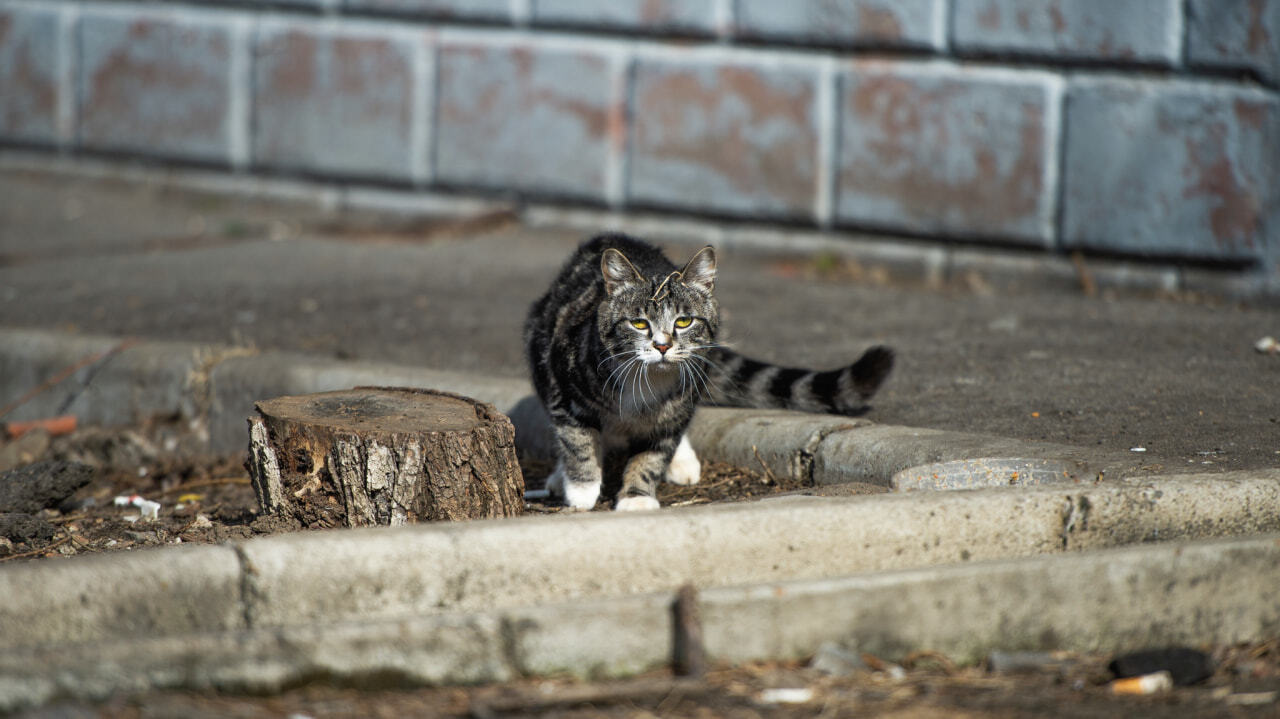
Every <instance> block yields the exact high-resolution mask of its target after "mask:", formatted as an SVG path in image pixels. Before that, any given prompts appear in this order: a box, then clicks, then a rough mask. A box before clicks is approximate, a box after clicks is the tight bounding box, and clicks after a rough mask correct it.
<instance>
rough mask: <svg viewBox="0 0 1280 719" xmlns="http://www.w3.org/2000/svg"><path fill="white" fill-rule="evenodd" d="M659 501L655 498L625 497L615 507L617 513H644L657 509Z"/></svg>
mask: <svg viewBox="0 0 1280 719" xmlns="http://www.w3.org/2000/svg"><path fill="white" fill-rule="evenodd" d="M657 508H658V500H657V499H655V498H653V497H645V496H643V495H642V496H637V497H623V498H622V499H619V500H618V503H617V504H616V505H614V508H613V511H615V512H643V511H646V510H651V509H657Z"/></svg>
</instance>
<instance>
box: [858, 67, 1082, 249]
mask: <svg viewBox="0 0 1280 719" xmlns="http://www.w3.org/2000/svg"><path fill="white" fill-rule="evenodd" d="M842 80H843V83H842V91H841V94H840V97H839V99H838V101H839V102H840V107H841V110H840V112H841V114H840V124H839V133H840V139H839V147H840V157H839V161H838V165H837V168H836V172H837V175H836V182H837V185H836V198H835V201H836V218H837V220H838V221H841V222H846V223H852V224H856V225H860V226H870V227H880V228H886V229H892V230H905V231H908V232H918V233H924V234H941V235H962V236H980V237H987V238H998V239H1002V240H1008V241H1013V242H1018V243H1024V244H1031V245H1040V246H1048V245H1050V244H1051V243H1052V242H1053V218H1054V204H1055V191H1056V182H1057V179H1056V164H1055V156H1056V145H1057V141H1058V104H1059V93H1058V80H1057V78H1056V77H1054V76H1052V75H1049V74H1047V73H1042V72H1031V71H1029V72H1009V71H1004V70H990V69H981V68H966V67H951V66H939V65H934V64H924V63H918V62H900V61H859V62H855V63H853V64H852V65H851V66H849V69H848V70H847V71H846V72H845V73H844V74H843V76H842Z"/></svg>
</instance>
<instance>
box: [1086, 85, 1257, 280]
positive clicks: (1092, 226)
mask: <svg viewBox="0 0 1280 719" xmlns="http://www.w3.org/2000/svg"><path fill="white" fill-rule="evenodd" d="M1066 124H1067V128H1066V132H1067V143H1066V153H1065V154H1066V157H1065V160H1064V163H1063V165H1064V170H1063V172H1064V183H1065V187H1064V193H1063V195H1064V196H1063V223H1062V224H1063V227H1062V242H1063V244H1064V245H1065V246H1066V247H1069V248H1075V247H1084V248H1097V249H1104V250H1109V251H1120V252H1134V253H1143V254H1153V255H1163V256H1168V255H1179V256H1190V257H1199V258H1210V259H1254V258H1258V257H1261V256H1265V255H1266V253H1267V252H1268V250H1269V249H1271V250H1273V249H1274V248H1275V247H1276V246H1277V243H1280V175H1277V173H1276V168H1277V167H1280V102H1277V99H1276V97H1275V96H1274V95H1271V94H1268V93H1263V92H1259V91H1256V90H1249V89H1239V88H1233V87H1227V86H1222V85H1218V84H1209V83H1190V82H1171V83H1156V82H1142V81H1134V80H1118V79H1109V78H1108V79H1101V78H1099V79H1083V78H1082V79H1078V80H1075V81H1073V82H1072V84H1071V88H1070V97H1069V100H1068V102H1067V111H1066Z"/></svg>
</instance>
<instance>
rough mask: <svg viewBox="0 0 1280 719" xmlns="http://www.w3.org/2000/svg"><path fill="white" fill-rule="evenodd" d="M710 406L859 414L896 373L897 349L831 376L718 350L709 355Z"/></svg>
mask: <svg viewBox="0 0 1280 719" xmlns="http://www.w3.org/2000/svg"><path fill="white" fill-rule="evenodd" d="M708 358H709V359H710V360H711V362H710V366H709V367H708V368H707V369H708V379H709V382H708V383H707V384H708V389H709V390H710V391H709V393H708V394H709V400H710V401H709V403H710V404H715V405H720V406H723V407H757V408H775V409H794V410H799V411H802V412H830V413H834V414H845V415H855V414H861V413H863V412H865V411H867V409H868V406H867V400H868V399H870V398H871V396H872V395H874V394H875V393H876V390H878V389H880V385H882V384H884V381H885V379H886V378H887V377H888V376H889V372H890V370H892V369H893V350H892V349H889V348H888V347H882V346H877V347H872V348H871V349H869V350H867V351H866V352H864V353H863V354H862V356H861V357H859V358H858V361H857V362H854V363H853V364H851V365H849V366H848V367H842V368H840V369H834V370H829V371H826V372H822V371H818V370H810V369H799V368H795V367H779V366H777V365H772V364H768V363H766V362H759V361H757V360H753V359H751V358H750V357H744V356H742V355H740V354H738V353H737V352H734V351H733V350H730V349H726V348H723V347H716V348H715V349H713V350H712V351H711V354H710V355H709V356H708Z"/></svg>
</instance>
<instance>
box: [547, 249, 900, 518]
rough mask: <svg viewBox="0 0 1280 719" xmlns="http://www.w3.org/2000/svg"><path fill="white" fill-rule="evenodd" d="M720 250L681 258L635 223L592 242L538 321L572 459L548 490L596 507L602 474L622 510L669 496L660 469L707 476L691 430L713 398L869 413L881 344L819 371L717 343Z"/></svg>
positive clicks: (556, 417) (552, 406)
mask: <svg viewBox="0 0 1280 719" xmlns="http://www.w3.org/2000/svg"><path fill="white" fill-rule="evenodd" d="M715 277H716V255H715V250H713V249H712V248H711V247H704V248H703V249H701V250H700V251H698V252H697V253H696V254H695V255H694V256H693V259H691V260H689V262H688V264H686V265H685V266H684V267H683V268H677V267H676V266H675V265H674V264H672V263H671V261H670V260H668V259H667V258H666V257H664V256H663V255H662V253H661V252H660V251H659V250H658V249H657V248H656V247H654V246H653V245H650V244H648V243H646V242H643V241H641V240H638V239H635V238H633V237H629V236H627V235H622V234H605V235H600V236H598V237H595V238H593V239H591V240H589V241H587V242H585V243H584V244H583V245H582V246H580V247H579V248H578V250H577V251H576V252H575V253H574V254H573V256H572V257H570V258H569V261H568V262H567V263H566V264H565V266H564V268H563V269H562V270H561V271H560V274H559V276H557V277H556V279H555V281H554V282H552V284H551V289H550V290H548V291H547V293H546V295H544V296H543V297H542V298H541V299H539V300H538V301H537V302H535V303H534V305H533V307H532V308H531V309H530V311H529V318H528V320H526V322H525V328H524V340H525V351H526V354H527V357H528V360H529V365H530V367H531V368H532V371H533V385H534V387H535V388H536V389H537V392H538V397H539V398H540V399H541V400H542V404H543V405H544V406H545V407H546V409H547V412H548V414H549V415H550V417H551V422H552V425H553V426H554V430H555V436H556V445H557V451H558V461H557V464H556V468H555V471H554V472H553V473H552V474H551V476H550V477H549V478H548V479H547V491H548V493H549V494H550V495H553V496H555V497H558V498H560V499H562V500H563V501H564V503H565V504H567V505H568V506H570V507H573V508H576V509H591V508H592V507H594V506H595V504H596V500H597V499H598V498H599V496H600V491H601V485H602V482H603V481H605V480H607V481H608V482H609V487H608V488H609V489H613V488H614V487H617V486H618V480H619V478H620V480H621V486H620V488H619V489H618V491H617V495H616V502H615V504H614V508H615V509H618V510H632V509H656V508H657V506H658V500H657V499H656V498H655V496H654V491H655V487H656V485H657V482H658V481H659V480H661V479H664V478H665V479H666V480H667V481H670V482H675V483H677V484H692V483H695V482H697V481H698V479H699V474H700V469H699V463H698V458H697V456H695V455H694V452H693V448H692V447H690V446H689V441H688V439H687V438H686V437H685V436H684V432H685V428H686V427H687V426H688V424H689V420H690V419H691V418H692V417H693V412H694V409H695V407H696V406H697V405H698V403H699V402H702V403H710V404H719V405H726V406H735V407H776V408H785V409H797V410H803V411H808V412H834V413H839V414H858V413H861V412H863V411H865V410H866V409H867V407H866V404H865V402H866V400H867V399H868V398H869V397H871V395H872V394H874V393H875V391H876V390H877V389H878V388H879V387H880V385H881V383H883V382H884V380H885V377H887V376H888V374H889V371H890V369H892V367H893V351H892V350H890V349H889V348H887V347H873V348H871V349H869V350H867V351H866V353H865V354H863V355H862V357H861V358H860V359H859V360H858V361H857V362H855V363H854V364H852V365H850V366H848V367H845V368H843V369H837V370H832V371H829V372H817V371H813V370H807V369H792V368H786V367H777V366H774V365H770V364H766V363H764V362H757V361H756V360H753V359H748V358H746V357H743V356H742V355H739V354H738V353H736V352H734V351H733V350H730V349H728V348H726V347H724V346H723V345H721V344H719V343H717V341H716V336H717V333H718V331H719V329H720V309H719V305H718V304H717V302H716V297H715V293H714V291H713V290H714V287H715Z"/></svg>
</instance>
